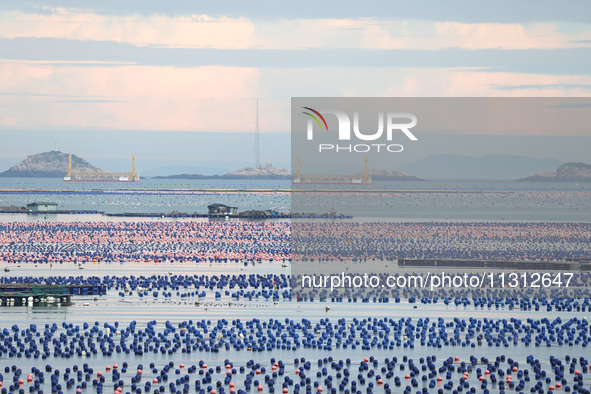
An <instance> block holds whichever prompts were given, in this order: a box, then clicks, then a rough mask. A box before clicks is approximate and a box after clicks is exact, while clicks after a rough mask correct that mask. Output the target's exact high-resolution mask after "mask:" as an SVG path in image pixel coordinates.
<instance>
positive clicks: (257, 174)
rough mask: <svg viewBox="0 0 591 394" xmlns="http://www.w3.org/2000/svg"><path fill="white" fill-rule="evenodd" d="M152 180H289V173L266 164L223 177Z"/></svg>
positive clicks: (173, 176) (189, 176) (199, 175)
mask: <svg viewBox="0 0 591 394" xmlns="http://www.w3.org/2000/svg"><path fill="white" fill-rule="evenodd" d="M154 179H291V173H290V172H289V171H287V170H286V169H284V168H277V167H274V166H273V165H272V164H271V163H267V165H266V166H265V167H259V168H255V167H244V168H241V169H239V170H237V171H231V172H228V173H227V174H224V175H202V174H180V175H168V176H157V177H154Z"/></svg>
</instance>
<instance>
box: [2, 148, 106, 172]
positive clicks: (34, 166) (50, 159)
mask: <svg viewBox="0 0 591 394" xmlns="http://www.w3.org/2000/svg"><path fill="white" fill-rule="evenodd" d="M69 155H70V154H69V153H64V152H59V151H55V150H54V151H51V152H43V153H37V154H36V155H31V156H29V157H27V158H26V159H25V160H23V161H21V162H20V163H18V164H16V165H14V166H12V167H10V168H9V169H8V170H6V171H4V172H1V173H0V177H23V178H63V177H64V175H66V173H67V172H68V158H69ZM72 169H73V170H76V171H92V172H95V171H96V172H102V171H103V170H101V169H100V168H97V167H95V166H93V165H92V164H90V163H89V162H87V161H86V160H84V159H83V158H81V157H79V156H76V155H72Z"/></svg>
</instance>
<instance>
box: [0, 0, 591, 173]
mask: <svg viewBox="0 0 591 394" xmlns="http://www.w3.org/2000/svg"><path fill="white" fill-rule="evenodd" d="M567 5H568V7H567V6H565V3H560V2H557V1H520V2H511V1H497V2H490V3H483V2H474V1H450V2H441V1H427V2H420V3H417V2H408V1H406V2H384V1H374V2H354V1H338V2H337V1H327V2H311V1H303V2H276V1H261V2H257V1H255V2H243V1H227V2H222V3H220V2H201V1H198V2H196V1H173V2H166V3H163V2H161V1H125V2H121V1H102V2H88V1H44V2H36V1H22V0H19V1H16V0H4V1H3V2H2V4H0V136H1V137H2V139H3V141H5V143H3V144H2V145H0V170H3V169H5V168H8V167H9V166H10V165H12V164H15V163H17V162H19V161H20V160H22V159H23V158H24V157H26V156H27V155H29V154H33V153H38V152H41V151H47V150H50V149H52V148H53V143H52V142H51V141H56V142H58V147H59V149H60V150H62V151H67V152H72V153H76V154H79V155H81V156H83V157H85V158H87V159H89V160H90V161H91V162H93V163H94V164H96V165H98V166H100V167H103V168H106V169H111V170H115V169H118V168H120V167H121V166H125V167H124V168H126V166H127V162H128V160H129V159H128V158H129V157H130V156H131V154H134V153H135V154H136V156H138V165H139V166H140V167H141V168H143V169H144V170H145V171H150V170H153V169H156V168H159V167H171V166H176V167H178V168H180V167H184V168H195V169H207V168H209V169H211V171H214V170H215V171H221V170H224V169H234V168H236V167H242V166H246V165H250V164H251V163H252V157H253V154H252V141H253V136H252V132H253V131H254V128H255V106H256V99H257V97H258V99H259V106H260V130H261V133H262V136H261V147H262V152H261V159H262V161H263V162H267V161H271V162H273V163H275V164H277V165H279V166H281V167H288V166H289V163H290V161H289V135H288V134H289V127H290V98H291V97H294V96H296V97H297V96H299V97H308V96H311V97H322V96H333V97H341V96H344V97H350V96H353V97H354V96H367V97H505V96H508V97H588V96H590V93H591V71H589V70H591V18H589V15H591V3H589V2H586V1H571V2H568V4H567ZM558 134H560V133H559V132H558V131H557V135H558ZM573 137H577V136H573ZM578 137H581V136H580V135H579V136H578ZM583 137H584V136H583ZM572 140H573V141H575V140H577V141H579V140H578V139H577V138H573V139H572ZM89 141H93V143H92V144H89ZM181 145H182V146H183V149H179V146H181ZM212 147H214V148H215V149H212ZM572 148H573V149H572V152H573V153H572V154H570V155H569V154H562V157H557V158H558V159H560V160H563V161H568V160H569V159H570V158H575V159H578V160H581V161H585V159H586V158H585V157H584V156H585V155H584V153H577V152H579V150H577V149H578V148H577V146H575V145H573V147H572ZM487 149H488V150H487ZM214 152H215V153H214ZM473 152H474V154H490V153H505V152H497V151H493V150H492V147H490V148H487V147H486V146H480V145H479V146H478V147H477V148H475V149H474V151H473ZM553 152H557V151H556V150H552V147H550V146H543V147H541V148H540V149H539V151H538V155H539V156H540V157H548V156H549V155H551V154H552V153H553ZM567 152H568V149H567ZM432 153H433V152H430V151H428V150H426V151H425V152H424V153H423V154H424V155H427V154H432ZM449 153H459V152H449ZM566 156H572V157H566ZM587 161H589V160H587Z"/></svg>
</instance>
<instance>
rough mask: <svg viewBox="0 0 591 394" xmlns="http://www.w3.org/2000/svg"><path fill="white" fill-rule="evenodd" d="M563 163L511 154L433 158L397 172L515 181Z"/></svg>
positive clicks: (555, 160)
mask: <svg viewBox="0 0 591 394" xmlns="http://www.w3.org/2000/svg"><path fill="white" fill-rule="evenodd" d="M561 164H563V162H562V161H560V160H558V159H554V158H547V159H537V158H533V157H525V156H515V155H488V156H480V157H471V156H467V155H466V156H464V155H447V154H445V155H434V156H429V157H426V158H424V159H422V160H419V161H417V162H414V163H411V164H408V165H406V166H403V167H402V168H401V169H400V170H401V171H404V172H407V173H409V174H414V175H416V176H418V177H420V178H424V179H470V180H493V179H498V180H503V179H504V180H517V179H519V178H523V177H525V176H528V175H531V174H532V173H537V172H546V171H554V169H555V168H556V167H558V166H559V165H561Z"/></svg>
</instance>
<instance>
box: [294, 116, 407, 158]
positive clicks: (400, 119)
mask: <svg viewBox="0 0 591 394" xmlns="http://www.w3.org/2000/svg"><path fill="white" fill-rule="evenodd" d="M302 108H303V109H304V110H305V111H304V112H302V113H303V114H304V115H306V116H308V122H307V133H306V136H307V139H308V141H312V140H314V128H315V126H314V125H315V124H317V125H318V126H317V128H318V129H320V130H321V131H326V132H329V128H328V123H327V121H326V119H325V117H324V115H334V116H335V117H336V121H337V123H338V132H337V137H338V141H352V140H353V141H355V140H358V141H372V142H374V143H371V144H367V143H360V144H338V143H336V144H328V143H321V144H318V151H319V152H321V153H322V152H329V151H332V152H350V153H351V152H357V153H367V152H370V151H375V152H381V151H383V152H391V153H397V152H402V150H403V149H404V147H403V146H402V145H401V144H391V143H390V142H392V140H393V138H394V136H395V135H396V134H398V133H399V132H401V133H402V134H404V135H405V136H406V137H407V138H408V139H409V140H411V141H417V140H418V139H417V137H415V135H414V134H413V133H412V132H411V131H410V129H411V128H413V127H414V126H416V125H417V117H416V116H415V115H413V114H410V113H402V112H387V113H386V115H384V113H383V112H380V113H378V116H377V117H378V126H377V130H376V131H373V130H372V131H362V130H360V127H359V113H358V112H354V113H353V122H352V123H353V127H351V118H350V117H349V115H348V114H346V113H345V112H343V111H339V110H334V109H323V110H315V109H313V108H310V107H302ZM384 118H385V119H386V121H385V122H384ZM384 123H386V126H385V127H384ZM384 129H385V133H384ZM379 141H384V142H382V143H379Z"/></svg>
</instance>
